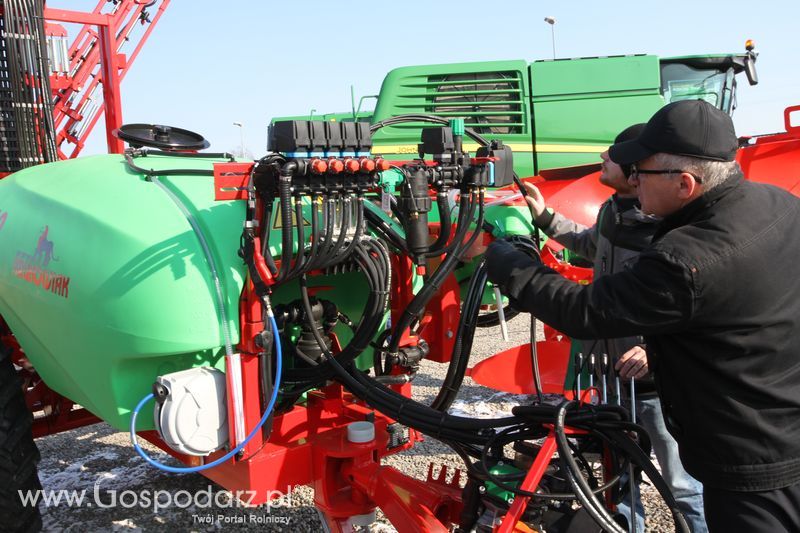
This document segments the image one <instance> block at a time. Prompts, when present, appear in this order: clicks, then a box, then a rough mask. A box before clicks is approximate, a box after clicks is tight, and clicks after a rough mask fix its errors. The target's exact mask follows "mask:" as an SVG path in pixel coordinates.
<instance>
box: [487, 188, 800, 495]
mask: <svg viewBox="0 0 800 533" xmlns="http://www.w3.org/2000/svg"><path fill="white" fill-rule="evenodd" d="M487 260H488V263H489V278H490V279H491V280H492V281H494V282H496V283H498V284H499V285H500V286H501V288H502V290H504V292H506V294H508V295H509V296H510V297H511V298H512V301H513V303H515V305H517V306H518V307H520V308H522V309H525V310H527V311H530V312H531V313H533V314H534V315H535V316H537V317H538V318H540V319H542V320H543V321H544V322H546V323H548V324H550V325H551V326H553V327H554V328H556V329H558V330H560V331H563V332H564V333H566V334H567V335H570V336H574V337H596V336H601V335H606V336H625V335H633V334H643V335H644V336H645V340H646V341H647V347H648V357H649V364H650V368H651V370H652V371H653V372H654V373H655V377H656V384H657V386H658V388H659V395H660V397H661V402H662V407H663V412H664V418H665V419H666V422H667V427H668V428H669V430H670V432H671V433H672V434H673V436H674V437H675V439H676V440H677V441H678V444H679V447H680V454H681V460H682V462H683V465H684V467H685V468H686V471H687V472H689V473H690V474H691V475H692V476H694V477H695V478H697V479H698V480H700V481H701V482H703V483H705V484H708V485H710V486H714V487H719V488H726V489H729V490H739V491H759V490H772V489H777V488H781V487H785V486H788V485H791V484H793V483H796V482H798V481H800V346H798V343H799V342H800V199H798V198H796V197H794V196H792V195H791V194H789V193H788V192H786V191H783V190H781V189H778V188H776V187H772V186H769V185H763V184H756V183H751V182H748V181H744V180H743V179H742V176H741V175H738V176H736V177H734V178H731V179H729V180H727V181H726V182H725V183H723V184H721V185H720V186H718V187H717V188H715V189H714V190H712V191H711V192H710V193H708V194H706V195H704V196H702V197H700V198H698V199H696V200H695V201H693V202H692V203H690V204H689V205H687V206H685V207H684V208H682V209H681V210H679V211H678V212H676V213H674V214H673V215H671V216H669V217H667V218H666V219H665V220H664V221H663V222H662V223H661V224H660V227H659V230H658V231H657V233H656V235H655V236H654V240H653V243H652V244H651V246H650V247H648V248H647V249H645V250H644V251H643V252H642V253H641V255H640V256H639V260H638V261H637V262H636V263H635V264H634V265H633V266H632V268H631V269H629V270H627V271H625V272H620V273H617V274H613V275H609V276H604V277H602V278H600V279H599V280H597V281H596V282H594V283H592V284H591V285H586V286H582V285H578V284H575V283H572V282H570V281H568V280H566V279H564V278H563V277H561V276H560V275H559V274H557V273H556V272H554V271H553V270H550V269H549V268H547V267H544V266H542V265H541V264H536V263H533V261H532V259H530V257H529V256H527V255H525V254H523V253H520V252H517V251H516V250H515V249H513V248H511V247H510V245H508V244H507V243H505V244H501V243H500V242H499V241H498V244H496V245H495V244H493V245H492V246H491V247H490V249H489V251H487Z"/></svg>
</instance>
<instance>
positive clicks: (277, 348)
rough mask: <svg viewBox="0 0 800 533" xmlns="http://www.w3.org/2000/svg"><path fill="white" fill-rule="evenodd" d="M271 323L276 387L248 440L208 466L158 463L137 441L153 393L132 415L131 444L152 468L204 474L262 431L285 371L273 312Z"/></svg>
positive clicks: (177, 472) (270, 314)
mask: <svg viewBox="0 0 800 533" xmlns="http://www.w3.org/2000/svg"><path fill="white" fill-rule="evenodd" d="M269 322H270V326H271V327H272V332H273V333H274V336H275V354H276V356H277V359H278V365H277V367H276V368H275V385H274V387H273V390H272V397H271V398H270V399H269V404H268V405H267V409H266V410H265V411H264V416H262V417H261V420H260V421H259V422H258V424H257V425H256V427H254V428H253V430H252V431H251V432H250V434H249V435H247V438H245V439H244V440H243V441H242V442H241V443H240V444H239V445H238V446H236V448H234V449H232V450H231V451H229V452H228V453H226V454H225V455H223V456H222V457H220V458H219V459H216V460H215V461H212V462H210V463H208V464H204V465H200V466H192V467H174V466H169V465H165V464H162V463H159V462H158V461H156V460H155V459H153V458H152V457H150V456H149V455H147V453H146V452H145V451H144V450H143V449H142V447H141V446H139V442H138V441H137V440H136V418H137V417H138V416H139V411H141V410H142V407H144V404H146V403H147V402H149V401H150V400H152V399H153V397H154V396H153V393H152V392H151V393H150V394H148V395H147V396H145V397H144V398H142V401H140V402H139V405H137V406H136V409H134V410H133V414H132V415H131V442H132V443H133V448H134V449H135V450H136V453H138V454H139V455H140V456H141V457H142V459H144V460H145V461H147V462H148V463H150V464H151V465H152V466H154V467H156V468H158V469H159V470H163V471H165V472H171V473H173V474H189V473H192V472H202V471H203V470H208V469H209V468H214V467H215V466H217V465H221V464H222V463H224V462H226V461H227V460H228V459H230V458H232V457H233V456H235V455H236V454H237V453H239V452H240V451H241V450H242V449H243V448H244V447H245V446H247V443H248V442H250V440H251V439H252V438H253V437H254V436H255V435H256V433H258V431H259V430H260V429H261V426H263V425H264V424H265V423H266V422H267V419H268V418H269V415H270V414H271V413H272V410H273V408H274V407H275V402H276V401H277V399H278V390H279V389H280V386H281V373H282V371H283V350H282V349H281V339H280V336H279V334H278V324H277V323H276V322H275V317H274V316H273V315H272V313H271V312H270V313H269Z"/></svg>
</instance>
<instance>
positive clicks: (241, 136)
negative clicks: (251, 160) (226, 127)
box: [233, 122, 245, 159]
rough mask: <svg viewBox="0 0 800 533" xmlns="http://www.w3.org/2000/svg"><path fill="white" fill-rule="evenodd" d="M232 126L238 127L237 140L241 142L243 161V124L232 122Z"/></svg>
mask: <svg viewBox="0 0 800 533" xmlns="http://www.w3.org/2000/svg"><path fill="white" fill-rule="evenodd" d="M233 125H234V126H238V127H239V138H240V139H241V141H242V159H244V156H245V147H244V124H242V123H241V122H234V123H233Z"/></svg>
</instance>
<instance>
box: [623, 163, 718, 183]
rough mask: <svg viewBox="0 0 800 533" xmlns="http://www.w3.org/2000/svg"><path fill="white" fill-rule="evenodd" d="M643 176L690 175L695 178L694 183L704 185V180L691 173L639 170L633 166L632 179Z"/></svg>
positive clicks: (672, 170)
mask: <svg viewBox="0 0 800 533" xmlns="http://www.w3.org/2000/svg"><path fill="white" fill-rule="evenodd" d="M643 174H689V175H690V176H691V177H693V178H694V181H696V182H697V183H703V178H701V177H700V176H697V175H695V174H692V173H691V172H686V171H685V170H677V169H666V170H663V169H657V170H655V169H654V170H644V169H641V168H638V167H637V166H636V165H631V177H632V178H635V179H639V176H640V175H643Z"/></svg>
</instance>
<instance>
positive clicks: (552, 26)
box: [544, 17, 556, 59]
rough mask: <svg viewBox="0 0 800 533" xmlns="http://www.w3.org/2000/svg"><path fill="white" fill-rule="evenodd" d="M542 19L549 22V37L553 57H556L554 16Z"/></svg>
mask: <svg viewBox="0 0 800 533" xmlns="http://www.w3.org/2000/svg"><path fill="white" fill-rule="evenodd" d="M544 21H545V22H546V23H548V24H550V38H551V39H552V41H553V59H555V58H556V18H555V17H545V18H544Z"/></svg>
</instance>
